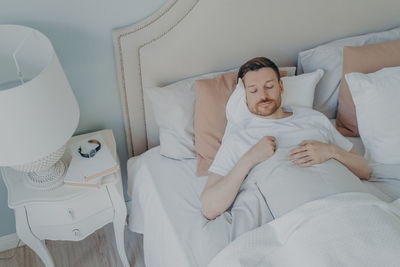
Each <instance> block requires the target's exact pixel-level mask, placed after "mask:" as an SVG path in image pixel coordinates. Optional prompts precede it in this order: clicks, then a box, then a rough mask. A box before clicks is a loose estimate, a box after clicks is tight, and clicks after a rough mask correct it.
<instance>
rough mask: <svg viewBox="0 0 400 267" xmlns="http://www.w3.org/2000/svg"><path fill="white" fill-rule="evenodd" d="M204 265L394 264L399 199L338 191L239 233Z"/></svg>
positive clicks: (398, 259) (399, 262) (399, 258)
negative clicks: (386, 199) (388, 199)
mask: <svg viewBox="0 0 400 267" xmlns="http://www.w3.org/2000/svg"><path fill="white" fill-rule="evenodd" d="M208 266H209V267H225V266H226V267H228V266H229V267H235V266H246V267H251V266H279V267H281V266H307V267H311V266H318V267H323V266H363V267H364V266H400V200H397V201H394V202H392V203H387V202H383V201H381V200H379V199H378V198H376V197H374V196H372V195H370V194H367V193H341V194H336V195H332V196H329V197H327V198H324V199H320V200H316V201H312V202H309V203H307V204H305V205H303V206H301V207H300V208H297V209H295V210H293V211H291V212H289V213H287V214H286V215H284V216H282V217H280V218H278V219H276V220H274V221H273V222H270V223H268V224H264V225H263V226H261V227H259V228H257V229H255V230H252V231H250V232H248V233H246V234H243V235H242V236H240V237H239V238H237V239H236V240H235V241H233V242H232V243H231V244H230V245H229V246H228V247H226V248H225V249H224V250H222V251H221V252H220V253H219V254H218V255H217V256H216V257H215V258H214V259H213V260H212V261H211V262H210V264H209V265H208Z"/></svg>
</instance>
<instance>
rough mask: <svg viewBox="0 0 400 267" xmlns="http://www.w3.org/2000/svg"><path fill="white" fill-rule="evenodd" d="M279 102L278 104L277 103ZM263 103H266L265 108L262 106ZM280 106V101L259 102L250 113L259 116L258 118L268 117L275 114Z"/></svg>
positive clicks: (267, 100)
mask: <svg viewBox="0 0 400 267" xmlns="http://www.w3.org/2000/svg"><path fill="white" fill-rule="evenodd" d="M277 102H279V103H277ZM264 103H268V104H267V105H266V106H263V104H264ZM280 106H281V99H277V100H274V99H266V100H261V101H259V102H258V103H257V104H256V105H255V107H254V110H250V111H251V112H252V113H254V114H256V115H259V116H264V117H266V116H270V115H272V114H274V113H275V111H277V110H278V109H279V107H280Z"/></svg>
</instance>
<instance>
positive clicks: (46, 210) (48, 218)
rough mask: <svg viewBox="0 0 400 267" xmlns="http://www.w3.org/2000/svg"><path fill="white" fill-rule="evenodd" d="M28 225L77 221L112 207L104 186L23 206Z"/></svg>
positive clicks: (47, 224) (64, 223)
mask: <svg viewBox="0 0 400 267" xmlns="http://www.w3.org/2000/svg"><path fill="white" fill-rule="evenodd" d="M25 208H26V212H27V215H28V220H29V225H30V226H31V227H32V226H34V225H40V226H51V225H67V224H72V223H75V222H79V221H81V220H83V219H85V218H88V217H90V216H92V215H94V214H97V213H99V212H101V211H103V210H106V209H109V208H112V203H111V200H110V197H109V195H108V191H107V188H106V187H103V188H101V189H98V190H93V192H90V193H88V194H86V195H84V196H83V197H79V198H75V199H72V200H66V201H57V202H48V203H47V202H41V203H34V204H29V205H26V206H25Z"/></svg>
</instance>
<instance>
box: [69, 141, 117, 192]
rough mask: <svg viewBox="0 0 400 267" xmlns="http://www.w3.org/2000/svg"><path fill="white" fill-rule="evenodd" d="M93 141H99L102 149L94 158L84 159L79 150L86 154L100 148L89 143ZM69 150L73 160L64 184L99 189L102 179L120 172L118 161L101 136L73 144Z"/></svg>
mask: <svg viewBox="0 0 400 267" xmlns="http://www.w3.org/2000/svg"><path fill="white" fill-rule="evenodd" d="M92 139H94V140H97V141H99V142H100V144H101V148H100V150H99V151H97V152H96V154H95V155H94V156H93V157H90V158H86V157H83V156H82V155H80V153H79V148H81V152H82V153H84V154H85V153H88V152H89V151H90V150H92V149H94V148H96V146H98V145H97V144H93V143H89V142H88V141H89V140H92ZM69 149H70V154H71V156H72V159H71V163H70V166H69V168H68V170H67V174H66V175H65V178H64V183H65V184H67V185H68V184H69V185H83V186H92V187H96V186H97V187H98V186H99V184H100V183H101V178H102V177H104V176H106V175H109V174H112V173H114V172H116V171H118V170H119V165H118V164H117V161H116V159H115V158H114V156H113V155H112V154H111V152H110V150H109V149H108V147H107V145H106V143H105V142H104V140H103V138H102V136H101V135H100V134H96V135H93V136H90V137H88V138H85V139H83V140H80V141H78V142H75V143H72V144H70V145H69Z"/></svg>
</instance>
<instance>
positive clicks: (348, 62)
mask: <svg viewBox="0 0 400 267" xmlns="http://www.w3.org/2000/svg"><path fill="white" fill-rule="evenodd" d="M395 66H400V40H395V41H389V42H384V43H378V44H370V45H364V46H354V47H352V46H345V47H344V48H343V75H342V83H341V86H340V91H339V107H338V113H337V116H336V128H337V129H338V131H339V132H340V133H341V134H343V135H344V136H360V134H359V132H358V126H357V117H356V109H355V106H354V102H353V98H352V96H351V93H350V91H349V87H348V84H347V82H346V79H344V75H346V74H347V73H351V72H360V73H364V74H368V73H372V72H376V71H378V70H380V69H382V68H384V67H395ZM389 115H390V114H389Z"/></svg>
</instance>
